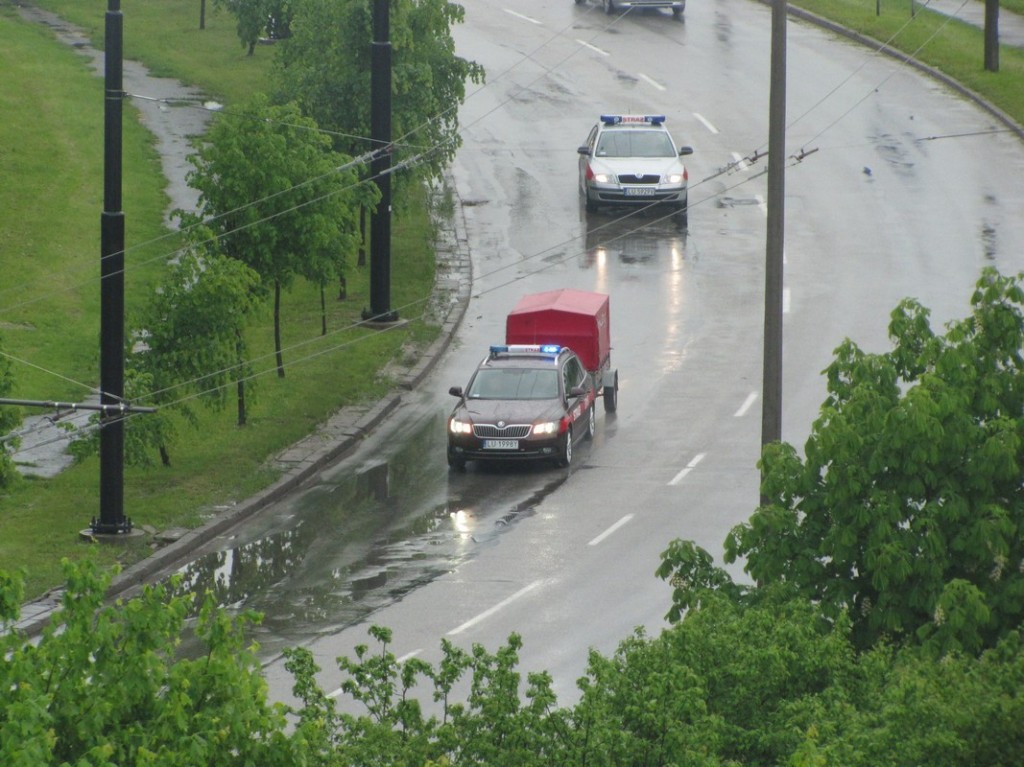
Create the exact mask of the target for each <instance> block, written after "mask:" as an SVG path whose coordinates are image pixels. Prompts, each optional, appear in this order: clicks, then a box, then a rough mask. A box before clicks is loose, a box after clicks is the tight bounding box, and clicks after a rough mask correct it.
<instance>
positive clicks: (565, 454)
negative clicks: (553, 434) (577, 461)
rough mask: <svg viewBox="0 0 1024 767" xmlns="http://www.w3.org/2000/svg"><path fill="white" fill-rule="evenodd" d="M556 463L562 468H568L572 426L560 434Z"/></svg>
mask: <svg viewBox="0 0 1024 767" xmlns="http://www.w3.org/2000/svg"><path fill="white" fill-rule="evenodd" d="M557 461H558V465H559V466H560V467H561V468H563V469H567V468H569V465H570V464H571V463H572V426H570V427H569V428H568V429H566V430H565V434H563V435H562V443H561V444H560V445H559V446H558V458H557Z"/></svg>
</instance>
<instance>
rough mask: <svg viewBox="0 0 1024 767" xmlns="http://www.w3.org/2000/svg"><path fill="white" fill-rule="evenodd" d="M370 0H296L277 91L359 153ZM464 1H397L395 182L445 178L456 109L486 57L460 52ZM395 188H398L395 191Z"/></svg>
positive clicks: (366, 112)
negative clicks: (455, 34) (457, 30)
mask: <svg viewBox="0 0 1024 767" xmlns="http://www.w3.org/2000/svg"><path fill="white" fill-rule="evenodd" d="M372 9H373V0H293V12H294V16H293V23H292V34H291V37H290V38H289V39H288V40H287V41H285V42H283V43H282V45H281V47H280V50H279V53H278V56H277V58H276V59H275V80H276V84H277V85H276V93H277V94H278V95H277V99H278V100H293V99H294V100H295V101H297V102H298V104H299V106H300V107H301V109H302V111H303V113H304V114H307V115H309V116H311V117H312V118H313V119H314V120H316V122H317V124H319V125H320V126H321V127H322V128H324V129H326V130H330V131H332V132H333V133H334V135H335V137H336V138H335V141H336V148H338V149H339V150H341V151H343V152H345V153H347V154H349V155H352V156H359V155H363V154H366V153H367V152H370V151H372V150H373V149H374V147H372V146H371V145H370V144H369V141H368V140H367V139H366V137H367V136H369V135H370V114H371V95H372V94H371V88H370V72H371V55H372V50H371V43H372V41H373V14H372ZM463 16H464V10H463V8H462V6H461V5H458V4H456V3H452V2H449V0H391V5H390V21H391V23H390V42H391V49H392V54H391V66H392V99H391V107H392V115H391V121H392V136H393V137H394V139H395V151H394V153H393V156H392V166H393V167H396V166H398V165H400V164H402V163H405V162H408V163H410V165H409V167H407V168H406V171H407V172H403V173H401V174H396V176H395V180H394V184H395V185H396V187H395V189H396V192H397V190H398V186H399V185H400V184H402V183H406V182H407V181H411V179H414V178H418V179H423V178H439V177H440V176H441V174H442V172H443V171H444V169H445V168H446V167H447V166H448V164H449V163H450V162H451V160H452V158H454V156H455V152H456V150H457V149H458V148H459V146H460V144H461V138H460V136H459V121H458V109H459V105H460V104H462V102H463V101H464V99H465V94H466V81H467V80H470V81H472V82H474V83H476V82H482V81H483V77H484V70H483V67H481V66H480V65H479V64H476V63H475V62H472V61H467V60H466V59H463V58H461V57H459V56H456V55H455V42H454V40H453V39H452V36H451V28H452V25H454V24H457V23H461V22H462V19H463ZM396 196H397V195H396Z"/></svg>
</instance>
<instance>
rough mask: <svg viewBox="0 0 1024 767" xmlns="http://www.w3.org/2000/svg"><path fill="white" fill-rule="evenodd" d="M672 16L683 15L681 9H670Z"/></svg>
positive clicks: (577, 0)
mask: <svg viewBox="0 0 1024 767" xmlns="http://www.w3.org/2000/svg"><path fill="white" fill-rule="evenodd" d="M579 1H580V0H576V2H577V3H578V2H579ZM672 15H673V16H675V17H676V18H677V19H678V18H679V17H680V16H682V15H683V9H682V8H673V9H672Z"/></svg>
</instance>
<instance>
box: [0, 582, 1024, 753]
mask: <svg viewBox="0 0 1024 767" xmlns="http://www.w3.org/2000/svg"><path fill="white" fill-rule="evenodd" d="M107 582H108V580H107V577H105V576H99V575H97V573H96V570H95V568H93V567H91V566H88V565H86V566H79V567H73V566H68V590H67V593H66V595H65V598H64V601H63V612H62V613H61V616H60V624H61V625H60V629H59V630H58V627H57V626H53V627H51V628H50V629H48V630H47V631H46V632H45V633H44V634H43V636H42V638H41V639H40V640H39V641H38V643H33V642H32V641H30V640H28V639H27V638H25V637H23V636H21V635H19V634H18V633H16V632H7V633H5V634H3V635H2V636H0V651H2V652H0V658H2V659H0V763H2V764H4V765H6V766H9V767H42V766H44V765H55V766H56V765H65V764H68V765H75V766H76V767H85V766H86V765H96V766H97V767H99V766H102V767H122V766H124V767H128V766H129V765H131V766H132V767H135V766H137V765H160V766H161V767H163V766H165V765H166V766H168V767H170V766H171V765H174V766H178V765H181V766H182V767H184V765H196V764H210V765H214V764H215V765H227V766H229V767H230V766H232V765H239V767H240V766H241V765H267V766H268V767H275V766H277V765H280V766H282V767H283V766H285V765H288V766H291V765H295V766H296V767H297V766H299V765H310V766H311V767H313V766H319V765H322V766H323V767H328V765H332V766H333V765H346V766H347V767H364V766H365V767H371V766H376V765H410V766H411V765H441V764H444V765H450V766H451V767H457V766H459V765H466V766H467V767H468V766H469V765H473V766H474V767H476V766H478V765H479V766H481V767H482V766H483V765H487V766H488V767H506V766H507V767H533V766H534V765H536V766H537V767H540V766H541V765H545V766H546V765H551V764H558V765H563V766H564V767H576V766H578V767H619V766H620V765H621V766H623V767H626V766H627V765H628V766H629V767H656V766H661V765H671V764H679V765H682V764H685V765H697V766H700V767H726V766H730V767H731V766H733V765H745V764H750V765H759V764H764V765H794V766H795V767H809V766H810V765H843V766H844V767H861V766H863V767H869V766H870V767H876V766H877V765H878V764H920V765H932V766H933V767H945V766H946V765H949V767H953V765H958V766H959V765H964V764H970V765H974V767H990V766H991V767H996V766H1000V767H1003V766H1006V767H1009V765H1019V764H1021V763H1022V761H1024V698H1022V696H1021V690H1024V645H1022V643H1021V640H1020V637H1019V636H1018V635H1017V634H1016V633H1011V634H1008V635H1007V637H1005V638H1004V639H1003V640H1002V641H1001V642H1000V643H999V644H998V645H997V646H996V648H994V649H993V650H989V651H986V652H985V653H982V654H981V655H980V656H979V657H971V656H966V655H962V654H958V653H951V654H949V655H947V656H945V657H944V658H943V659H942V661H941V662H935V658H934V657H933V656H932V655H931V654H929V653H925V652H923V651H922V650H921V649H920V648H911V649H906V648H904V649H893V648H891V647H889V646H887V645H884V644H879V645H878V646H876V647H875V648H874V649H872V650H871V651H868V652H864V653H858V652H857V651H856V649H855V648H854V646H853V644H852V641H851V634H850V629H849V622H848V621H845V620H840V621H838V622H837V621H833V620H831V619H830V618H828V617H826V616H825V615H824V614H823V612H822V611H821V610H820V609H819V608H818V607H815V606H814V605H812V604H810V603H808V602H807V601H805V600H803V599H801V598H799V597H797V596H795V595H794V593H793V592H792V591H791V590H789V589H781V588H778V587H764V588H760V589H754V590H752V593H751V594H750V595H748V596H749V598H747V599H735V598H733V597H731V596H729V595H727V594H726V593H725V592H708V593H706V594H704V595H703V598H702V599H701V600H700V606H699V607H697V608H694V609H691V610H690V611H688V612H687V613H686V615H685V616H683V617H682V618H681V619H680V620H679V622H678V623H676V624H675V625H674V626H672V627H671V628H669V629H667V630H665V631H663V632H662V633H661V634H660V635H659V636H657V637H648V636H645V635H644V634H643V633H642V632H640V631H637V632H636V633H635V634H634V635H633V636H631V637H629V638H627V639H625V640H624V641H623V642H622V643H621V644H620V646H619V648H618V649H617V650H616V652H615V653H614V654H613V655H612V656H611V657H604V656H602V655H601V654H600V653H597V652H595V651H591V653H590V658H589V665H588V670H587V672H586V675H585V676H584V677H583V678H582V679H580V680H579V683H578V684H579V689H580V695H579V700H578V702H576V703H575V704H574V705H572V706H566V707H563V706H559V705H558V702H557V700H556V699H555V696H554V694H553V692H552V686H551V678H550V676H549V675H548V674H547V673H545V672H536V673H527V674H525V678H524V674H523V673H522V672H521V671H520V670H519V668H518V664H519V650H520V648H521V646H522V643H521V640H520V638H519V637H518V636H516V635H512V636H511V637H510V638H509V640H508V642H507V643H506V644H505V645H504V646H503V647H501V648H499V649H498V650H497V651H496V652H494V653H491V652H489V651H487V650H486V649H484V648H483V647H480V646H478V645H474V646H473V647H472V648H471V649H469V650H464V649H461V648H458V647H456V646H454V645H453V644H451V643H450V642H448V641H445V642H443V644H442V649H443V659H442V660H441V661H440V662H438V663H437V664H436V665H432V664H430V663H427V662H425V661H423V660H420V659H415V658H414V659H411V660H408V661H405V662H401V663H400V662H399V661H398V660H397V659H396V658H395V656H394V654H393V653H392V652H391V651H390V649H389V642H390V639H391V632H390V631H388V630H387V629H384V628H380V627H374V628H372V629H371V630H370V634H371V637H372V639H373V640H374V644H373V647H372V648H371V647H370V646H362V647H359V648H357V651H356V654H355V657H353V658H347V657H343V658H340V659H339V660H338V664H339V670H340V672H341V675H342V680H343V681H342V688H343V690H344V691H345V693H346V695H347V699H346V700H345V701H344V702H339V701H336V699H334V698H333V697H328V696H327V695H326V694H325V693H324V691H323V689H322V688H321V687H320V685H319V684H318V682H317V679H316V678H317V676H318V671H319V669H317V667H316V665H315V664H314V663H313V660H312V657H311V655H310V653H309V652H308V651H307V650H305V649H295V650H292V651H290V653H289V654H288V661H287V667H288V669H289V670H290V671H291V673H292V674H293V676H294V679H295V687H294V693H295V697H296V700H297V701H299V703H298V705H297V706H295V707H292V708H288V707H286V706H284V705H283V704H275V703H270V702H269V701H268V697H267V688H266V684H265V682H264V681H263V677H262V674H261V669H260V666H259V663H258V661H257V659H256V656H255V653H254V650H255V648H254V647H252V646H247V645H246V643H245V640H244V639H243V632H244V629H245V627H246V626H247V625H249V623H250V622H251V621H252V620H255V616H251V615H246V616H242V617H241V618H238V619H232V618H229V617H227V615H226V614H225V613H224V612H223V611H221V610H219V609H218V608H216V607H215V606H214V605H213V604H212V603H210V602H206V603H204V604H203V606H202V609H201V611H200V615H199V618H198V620H197V622H196V624H195V627H194V628H195V634H196V635H197V637H198V638H199V640H200V643H201V645H202V647H203V650H202V653H201V654H199V655H198V656H197V657H191V658H181V657H179V642H180V639H181V637H182V634H183V632H184V631H185V630H186V624H187V621H186V615H187V614H188V612H189V608H190V607H191V604H190V603H191V598H185V597H172V596H169V592H168V590H167V589H165V588H164V587H152V588H149V589H147V590H146V591H145V592H144V594H143V595H142V596H141V597H138V598H135V599H131V600H128V601H124V602H119V603H118V604H116V605H105V604H104V603H103V596H102V595H103V592H104V589H105V587H106V584H107ZM19 585H20V584H19V580H18V579H17V578H16V577H11V576H8V575H6V574H2V573H0V620H3V621H10V620H13V619H14V618H15V617H16V614H17V611H18V605H19V604H20V600H21V595H20V593H19ZM332 686H333V685H332ZM343 709H344V710H343Z"/></svg>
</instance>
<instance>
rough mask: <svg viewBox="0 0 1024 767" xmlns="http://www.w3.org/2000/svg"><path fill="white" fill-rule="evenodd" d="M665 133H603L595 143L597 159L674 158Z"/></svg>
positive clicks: (628, 131)
mask: <svg viewBox="0 0 1024 767" xmlns="http://www.w3.org/2000/svg"><path fill="white" fill-rule="evenodd" d="M675 154H676V153H675V150H674V149H673V148H672V140H671V139H670V138H669V137H668V134H667V133H664V132H662V131H652V130H644V131H637V130H618V131H605V132H604V133H602V134H601V138H600V139H598V141H597V156H598V157H674V156H675Z"/></svg>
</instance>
